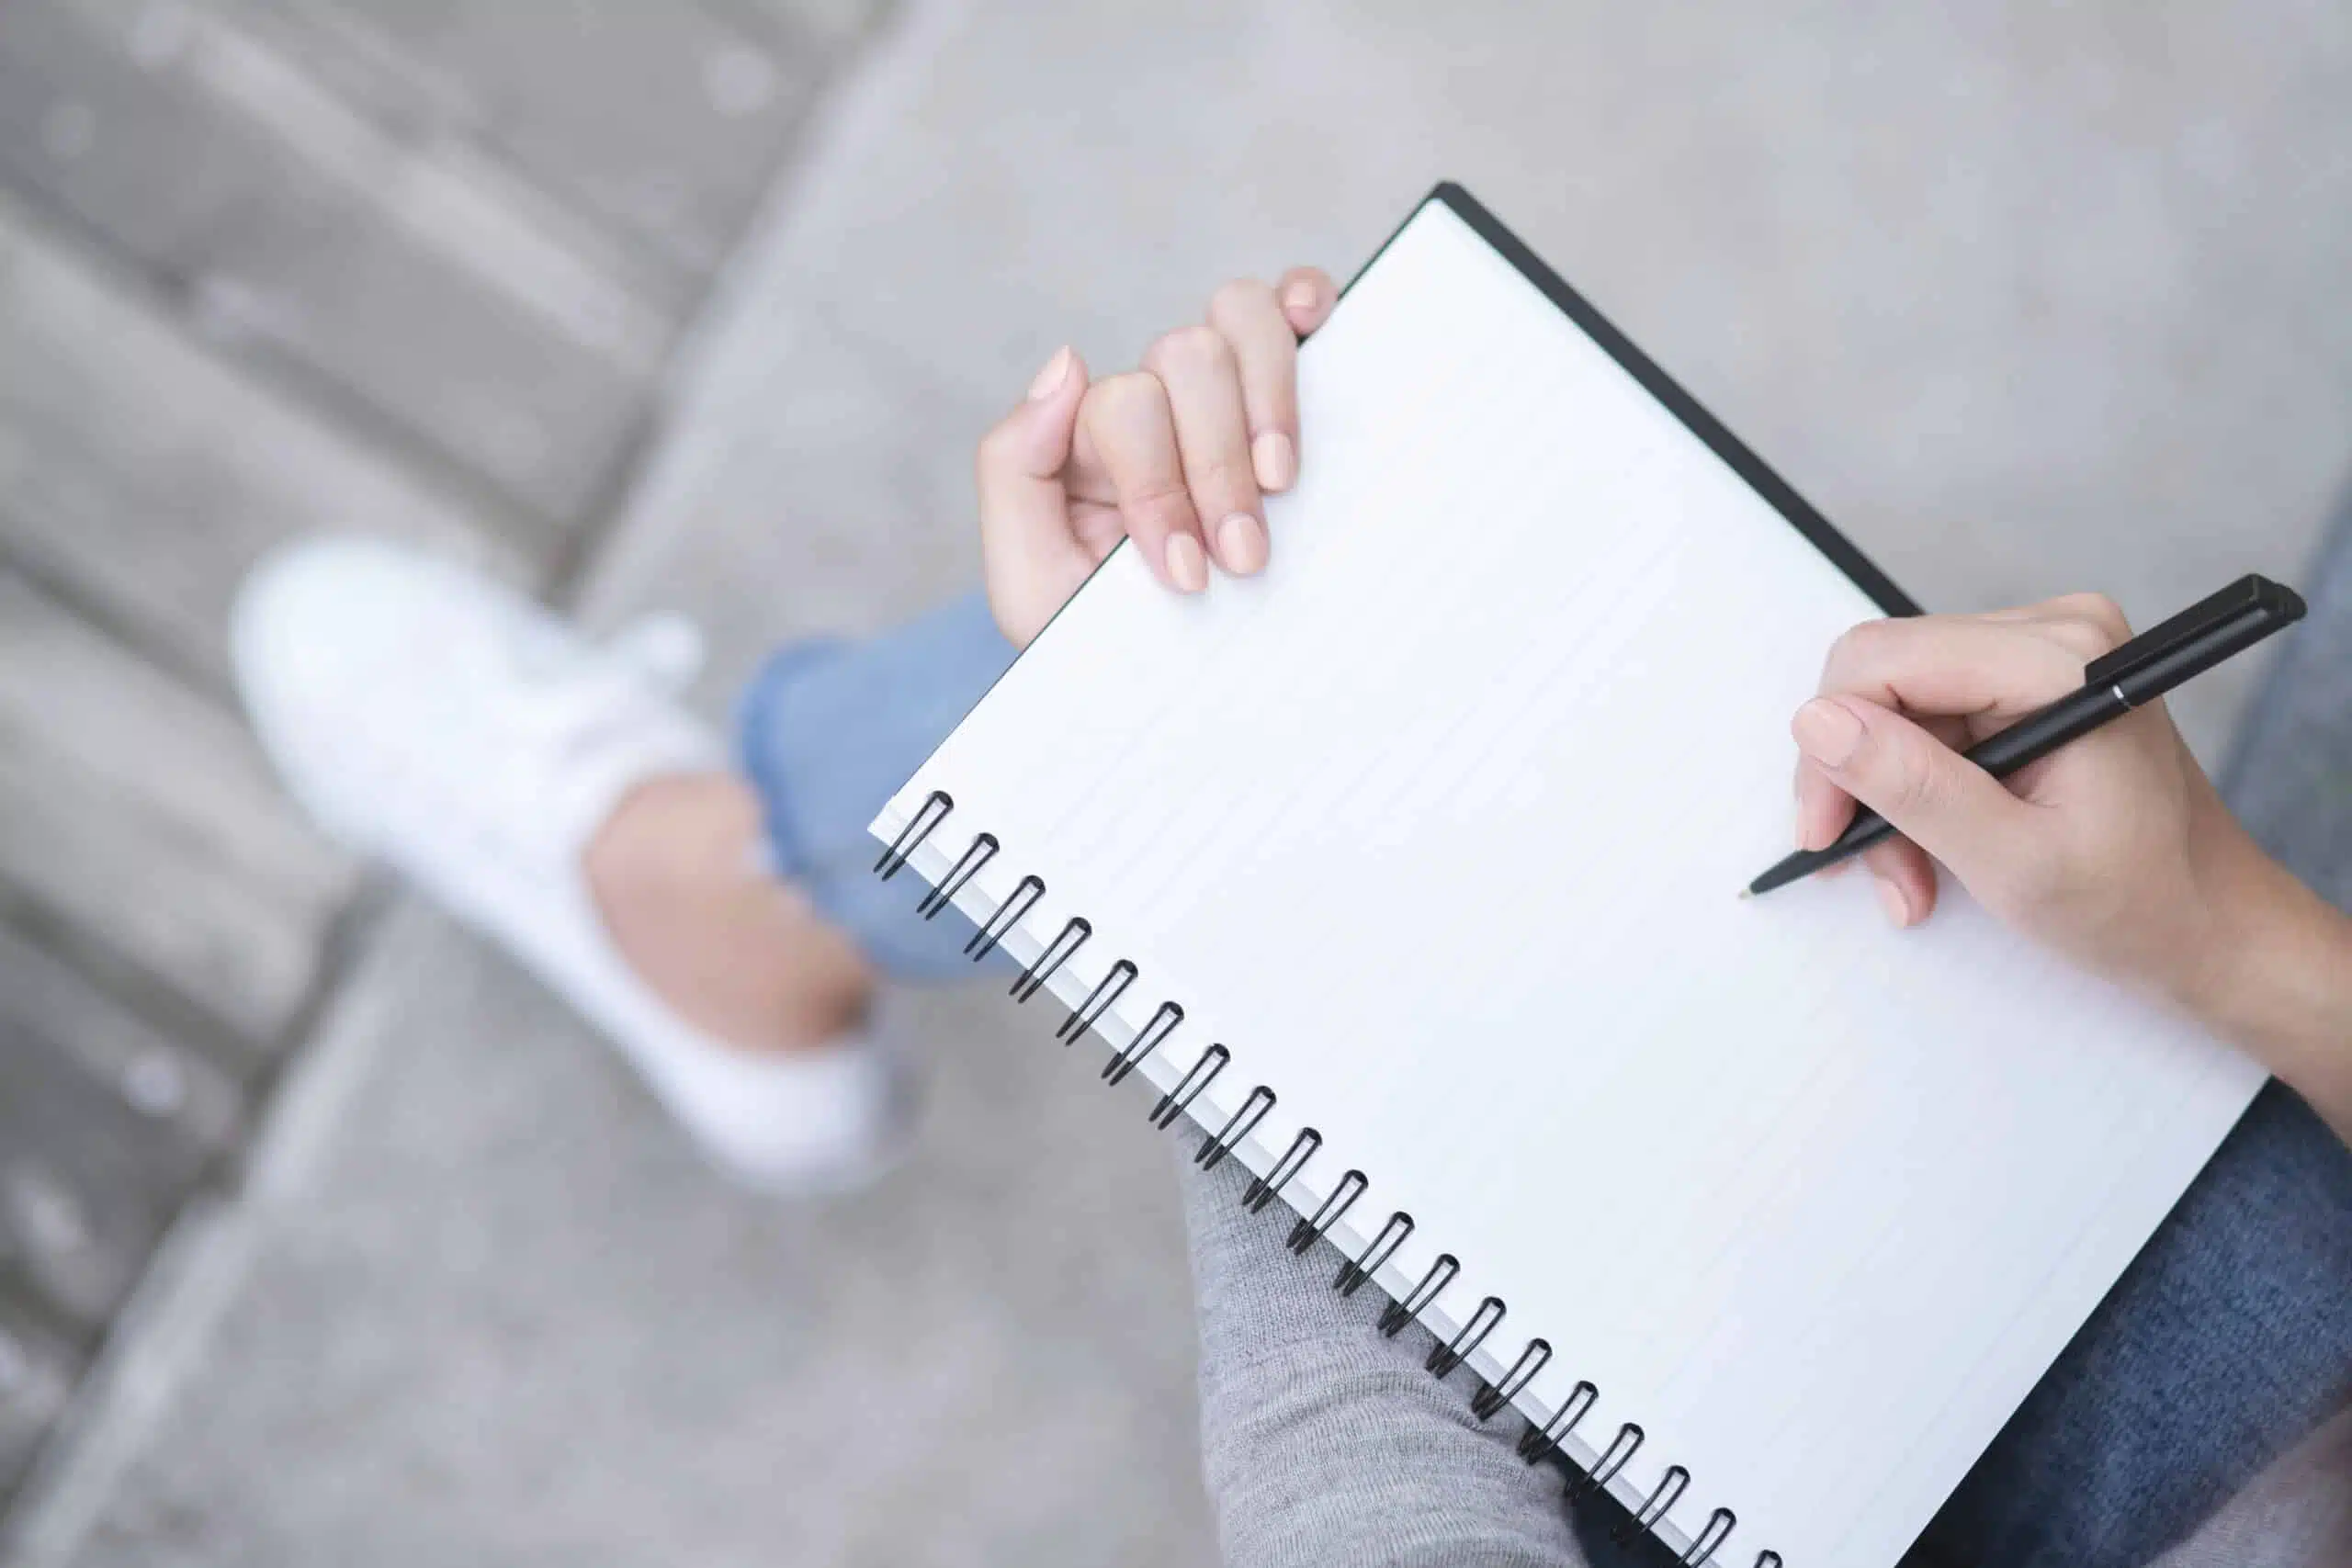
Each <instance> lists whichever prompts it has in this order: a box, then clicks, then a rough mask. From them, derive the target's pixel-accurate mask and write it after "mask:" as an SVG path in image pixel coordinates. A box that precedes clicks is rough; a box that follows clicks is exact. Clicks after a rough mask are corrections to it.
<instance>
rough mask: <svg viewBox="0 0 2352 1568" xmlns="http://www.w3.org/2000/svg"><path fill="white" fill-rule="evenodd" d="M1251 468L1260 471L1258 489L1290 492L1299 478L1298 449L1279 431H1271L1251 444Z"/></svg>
mask: <svg viewBox="0 0 2352 1568" xmlns="http://www.w3.org/2000/svg"><path fill="white" fill-rule="evenodd" d="M1250 467H1251V468H1255V469H1257V470H1258V488H1259V489H1260V490H1262V491H1281V490H1288V489H1290V487H1291V484H1292V483H1293V481H1295V479H1297V478H1298V448H1297V447H1295V446H1292V445H1291V440H1290V437H1289V436H1287V435H1284V434H1283V433H1282V432H1281V431H1279V430H1269V431H1268V432H1266V434H1263V435H1261V436H1260V437H1258V439H1257V440H1255V441H1252V442H1251V443H1250Z"/></svg>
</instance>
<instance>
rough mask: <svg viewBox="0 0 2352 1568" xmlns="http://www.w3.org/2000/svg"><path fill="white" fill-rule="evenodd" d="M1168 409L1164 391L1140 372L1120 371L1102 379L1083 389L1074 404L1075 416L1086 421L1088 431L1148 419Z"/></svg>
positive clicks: (1146, 372) (1165, 391)
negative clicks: (1138, 419)
mask: <svg viewBox="0 0 2352 1568" xmlns="http://www.w3.org/2000/svg"><path fill="white" fill-rule="evenodd" d="M1167 406H1168V389H1167V388H1166V387H1164V386H1162V385H1161V384H1160V381H1159V377H1157V376H1154V375H1152V374H1151V373H1150V372H1148V371H1144V370H1123V371H1121V372H1120V373H1119V374H1117V375H1116V376H1105V377H1104V378H1103V379H1101V380H1100V381H1097V382H1095V383H1094V384H1093V385H1092V386H1091V387H1089V388H1088V389H1086V395H1085V396H1084V398H1082V399H1081V400H1080V402H1079V405H1078V416H1079V418H1080V419H1081V420H1084V421H1086V422H1087V424H1088V428H1090V429H1095V430H1099V429H1101V428H1103V426H1104V425H1105V424H1120V423H1126V422H1129V421H1132V420H1135V419H1136V418H1139V417H1148V416H1149V415H1150V414H1152V413H1153V412H1157V411H1159V410H1163V409H1165V408H1166V407H1167Z"/></svg>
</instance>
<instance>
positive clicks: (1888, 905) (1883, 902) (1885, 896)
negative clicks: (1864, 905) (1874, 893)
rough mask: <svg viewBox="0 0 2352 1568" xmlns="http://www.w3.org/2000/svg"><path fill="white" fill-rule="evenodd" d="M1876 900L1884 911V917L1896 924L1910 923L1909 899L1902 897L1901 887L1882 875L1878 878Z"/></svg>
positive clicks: (1905, 924) (1904, 924)
mask: <svg viewBox="0 0 2352 1568" xmlns="http://www.w3.org/2000/svg"><path fill="white" fill-rule="evenodd" d="M1878 902H1879V908H1883V909H1884V910H1885V911H1886V918H1887V919H1890V920H1893V921H1894V923H1895V924H1896V925H1897V926H1907V925H1909V924H1910V923H1911V905H1910V901H1909V900H1907V899H1905V897H1903V889H1901V888H1900V887H1897V886H1894V883H1892V882H1889V881H1887V880H1886V879H1885V878H1884V877H1881V878H1879V884H1878Z"/></svg>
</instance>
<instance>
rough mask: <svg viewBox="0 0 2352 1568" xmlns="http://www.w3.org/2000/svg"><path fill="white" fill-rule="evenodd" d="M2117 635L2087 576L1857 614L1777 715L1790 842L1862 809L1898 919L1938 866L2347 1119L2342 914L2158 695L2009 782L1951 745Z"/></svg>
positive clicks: (1929, 895) (2043, 938)
mask: <svg viewBox="0 0 2352 1568" xmlns="http://www.w3.org/2000/svg"><path fill="white" fill-rule="evenodd" d="M2130 635H2131V631H2130V628H2129V627H2128V626H2125V624H2124V621H2123V615H2122V613H2121V612H2120V611H2119V610H2118V609H2117V608H2116V607H2115V605H2114V604H2112V603H2111V602H2109V600H2107V599H2105V598H2103V597H2101V596H2099V595H2098V594H2090V593H2086V594H2076V595H2075V596H2073V597H2070V598H2065V599H2054V600H2052V601H2050V602H2049V603H2047V604H2035V605H2030V606H2029V607H2027V608H2025V609H2021V610H2005V611H2001V612H1998V613H1996V614H1994V615H1920V616H1916V617H1910V618H1905V619H1899V620H1885V621H1871V622H1866V623H1864V624H1863V625H1861V626H1856V627H1855V628H1854V629H1853V630H1851V631H1849V632H1848V633H1847V634H1846V635H1845V636H1844V637H1840V638H1839V639H1838V642H1837V644H1836V645H1835V646H1834V647H1833V648H1832V649H1830V653H1829V658H1828V661H1827V663H1826V665H1825V666H1824V668H1823V671H1822V677H1821V694H1820V695H1818V696H1816V697H1815V698H1814V699H1813V700H1812V701H1810V702H1808V703H1806V704H1805V705H1804V706H1803V707H1802V708H1800V709H1798V710H1797V713H1796V716H1795V717H1794V719H1793V720H1792V724H1791V727H1790V728H1791V731H1792V734H1793V735H1794V737H1795V739H1796V742H1797V749H1798V751H1799V753H1800V760H1799V761H1798V764H1797V780H1796V786H1797V841H1798V844H1799V847H1801V848H1805V849H1821V848H1825V847H1826V846H1827V845H1828V844H1829V843H1830V842H1832V841H1833V840H1835V839H1836V838H1837V837H1838V834H1839V833H1840V832H1842V831H1844V830H1845V827H1846V824H1847V822H1848V821H1849V819H1850V818H1852V816H1853V814H1854V809H1855V804H1856V802H1858V801H1859V802H1860V803H1861V804H1862V805H1865V806H1868V807H1871V809H1873V810H1875V811H1877V812H1878V813H1879V814H1880V815H1881V816H1883V817H1884V818H1886V819H1887V820H1888V821H1889V822H1892V823H1893V824H1894V826H1895V828H1896V829H1897V830H1898V831H1899V832H1900V833H1901V834H1902V835H1903V836H1902V837H1901V838H1898V839H1891V840H1887V841H1886V842H1884V843H1883V844H1880V845H1878V846H1877V847H1876V848H1874V849H1871V850H1870V851H1868V852H1865V854H1864V856H1863V861H1864V863H1865V864H1867V865H1868V866H1869V867H1870V869H1871V874H1872V875H1873V877H1874V879H1875V880H1876V882H1877V885H1878V888H1879V896H1880V898H1881V901H1882V902H1883V904H1884V905H1885V906H1886V909H1887V913H1888V916H1889V918H1890V919H1893V920H1894V923H1895V924H1897V925H1902V926H1908V925H1914V924H1917V922H1918V921H1920V920H1923V919H1927V918H1928V914H1929V913H1930V912H1931V911H1932V910H1933V908H1934V907H1935V901H1936V871H1935V864H1934V863H1935V862H1940V863H1942V864H1943V865H1945V866H1946V867H1948V868H1949V869H1950V870H1951V873H1952V874H1954V875H1955V876H1957V877H1959V879H1960V880H1961V882H1962V884H1963V885H1965V886H1967V888H1968V890H1969V892H1970V893H1971V894H1973V896H1974V897H1975V898H1976V900H1977V902H1979V903H1981V904H1983V905H1984V906H1985V908H1988V909H1989V910H1991V911H1992V912H1993V914H1995V915H1996V916H1997V917H1998V918H1999V919H2002V920H2004V921H2006V922H2007V923H2008V924H2009V925H2011V926H2013V927H2015V928H2017V929H2018V931H2022V932H2024V933H2025V934H2026V935H2028V936H2030V937H2031V938H2033V939H2034V940H2035V941H2037V942H2041V943H2042V944H2044V945H2045V946H2048V947H2051V948H2052V949H2054V950H2055V951H2057V952H2059V953H2063V954H2064V955H2065V956H2066V957H2068V958H2070V959H2072V960H2073V961H2074V962H2075V963H2076V964H2079V965H2081V966H2082V967H2085V968H2086V969H2089V970H2091V971H2093V972H2095V973H2098V974H2101V975H2105V976H2109V978H2111V979H2114V980H2117V981H2120V982H2121V983H2123V984H2125V985H2128V986H2131V987H2135V988H2138V989H2140V990H2142V991H2144V992H2148V993H2150V994H2153V995H2155V996H2158V997H2161V998H2165V999H2166V1000H2168V1001H2170V1002H2172V1003H2174V1004H2176V1005H2177V1006H2179V1007H2181V1008H2183V1009H2186V1010H2188V1011H2190V1012H2191V1013H2193V1014H2195V1015H2197V1016H2198V1017H2199V1018H2200V1019H2201V1020H2203V1021H2205V1022H2206V1023H2207V1024H2208V1025H2209V1026H2211V1028H2212V1029H2213V1030H2214V1031H2215V1032H2218V1033H2221V1034H2222V1035H2224V1036H2226V1037H2228V1038H2230V1039H2233V1040H2234V1041H2236V1042H2237V1043H2239V1044H2241V1045H2243V1046H2245V1049H2246V1050H2247V1051H2248V1052H2249V1053H2250V1054H2252V1055H2255V1056H2256V1058H2258V1059H2259V1060H2260V1061H2261V1062H2262V1063H2263V1064H2264V1066H2267V1067H2269V1068H2270V1070H2271V1071H2273V1072H2274V1073H2277V1074H2278V1076H2279V1077H2282V1078H2285V1079H2286V1080H2287V1081H2288V1082H2290V1084H2292V1085H2293V1086H2294V1087H2295V1088H2296V1089H2299V1090H2300V1091H2301V1093H2302V1094H2303V1096H2304V1097H2305V1098H2306V1099H2308V1100H2311V1101H2312V1104H2313V1105H2314V1106H2315V1107H2316V1108H2317V1109H2318V1110H2319V1111H2321V1113H2322V1114H2323V1115H2325V1116H2326V1117H2328V1119H2329V1120H2330V1121H2331V1122H2334V1123H2335V1127H2336V1128H2337V1130H2338V1132H2339V1133H2352V920H2347V919H2346V917H2345V916H2343V915H2342V914H2340V913H2338V912H2337V911H2335V910H2334V909H2331V908H2328V907H2327V906H2326V905H2325V904H2324V902H2322V901H2321V900H2320V898H2319V897H2317V896H2316V895H2314V894H2312V892H2311V891H2310V890H2309V889H2307V888H2305V887H2304V886H2302V885H2301V884H2300V883H2298V882H2297V881H2296V880H2295V879H2294V878H2293V877H2292V876H2291V875H2290V874H2288V873H2287V872H2286V870H2285V869H2284V868H2283V867H2281V866H2279V865H2278V863H2277V862H2275V861H2273V860H2272V859H2271V858H2270V857H2269V856H2268V855H2267V854H2265V853H2264V852H2263V851H2262V850H2261V849H2260V847H2259V846H2257V845H2256V843H2255V841H2254V840H2253V839H2252V837H2250V836H2249V835H2248V834H2247V833H2246V831H2245V829H2244V828H2243V827H2241V826H2240V825H2239V823H2238V821H2237V819H2236V818H2234V817H2233V816H2232V815H2231V814H2230V811H2229V808H2228V807H2225V806H2224V805H2223V804H2222V798H2221V795H2220V794H2219V793H2218V792H2217V791H2216V790H2215V789H2214V788H2213V785H2212V784H2211V782H2210V781H2209V780H2208V779H2207V778H2206V776H2205V771H2204V770H2203V769H2202V768H2201V767H2199V765H2198V762H2197V759H2196V758H2195V757H2193V756H2191V755H2190V754H2189V750H2188V746H2187V744H2186V743H2184V742H2183V741H2182V739H2181V738H2180V732H2179V731H2178V730H2177V728H2174V726H2173V722H2172V718H2171V716H2170V715H2169V714H2167V713H2166V712H2165V706H2164V705H2163V704H2162V703H2151V704H2149V705H2146V706H2144V707H2143V708H2140V709H2139V710H2137V711H2136V712H2133V713H2129V714H2126V715H2124V716H2122V717H2121V718H2119V719H2117V720H2116V721H2115V722H2114V723H2112V724H2109V725H2107V726H2105V727H2103V728H2099V729H2098V730H2096V731H2094V732H2093V733H2091V734H2089V735H2086V736H2085V737H2083V738H2082V739H2079V740H2077V741H2075V743H2074V744H2072V745H2070V746H2067V747H2066V748H2064V750H2060V751H2058V752H2057V753H2056V754H2055V755H2053V756H2051V757H2048V758H2045V759H2044V760H2042V761H2040V762H2037V763H2035V764H2034V765H2033V766H2032V767H2030V768H2028V769H2026V770H2025V771H2024V772H2022V773H2018V774H2017V775H2016V776H2015V777H2013V778H2011V779H2009V780H2007V782H2006V783H2003V782H2002V781H1999V780H1996V779H1995V778H1993V777H1992V776H1991V775H1990V774H1988V773H1985V771H1984V770H1983V769H1981V768H1979V767H1977V766H1976V765H1975V764H1974V763H1973V762H1970V761H1968V760H1967V759H1966V758H1965V757H1963V756H1962V755H1961V753H1962V751H1964V750H1966V749H1967V748H1968V747H1970V746H1972V745H1973V744H1975V743H1976V742H1977V741H1979V740H1982V739H1985V737H1986V736H1988V735H1992V734H1994V733H1996V731H1998V730H2000V729H2003V728H2007V726H2008V725H2011V724H2014V723H2016V722H2017V721H2018V719H2019V718H2022V717H2024V716H2026V715H2027V714H2029V713H2031V712H2033V711H2034V710H2035V709H2037V708H2041V707H2043V706H2045V705H2048V704H2050V703H2051V702H2053V701H2055V700H2056V699H2057V698H2059V697H2061V696H2064V694H2067V693H2069V692H2072V691H2074V690H2075V689H2077V688H2078V687H2080V686H2081V684H2082V682H2083V669H2084V666H2085V665H2086V664H2088V663H2089V662H2090V661H2091V660H2095V659H2098V658H2099V657H2100V656H2101V655H2103V654H2106V653H2109V652H2110V651H2112V650H2113V649H2115V648H2116V647H2118V646H2119V645H2120V644H2121V643H2122V642H2123V641H2124V640H2125V639H2126V638H2127V637H2129V636H2130ZM1931 857H1932V859H1931Z"/></svg>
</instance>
